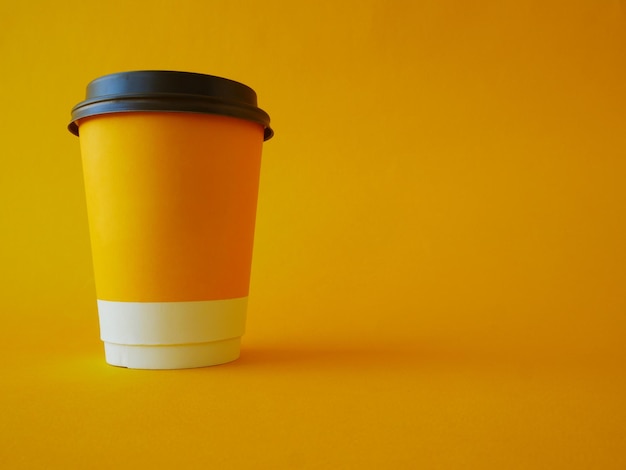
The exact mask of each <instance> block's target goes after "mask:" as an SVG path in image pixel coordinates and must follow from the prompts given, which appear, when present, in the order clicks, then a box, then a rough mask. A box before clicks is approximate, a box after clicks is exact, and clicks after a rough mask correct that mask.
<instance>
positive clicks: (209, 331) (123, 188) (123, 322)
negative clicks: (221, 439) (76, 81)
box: [69, 71, 273, 369]
mask: <svg viewBox="0 0 626 470" xmlns="http://www.w3.org/2000/svg"><path fill="white" fill-rule="evenodd" d="M69 129H70V131H72V132H73V133H75V134H76V135H79V133H80V147H81V154H82V160H83V171H84V178H85V191H86V196H87V211H88V217H89V228H90V235H91V247H92V253H93V266H94V274H95V281H96V291H97V297H98V313H99V319H100V332H101V338H102V340H103V342H104V346H105V356H106V361H107V362H108V363H109V364H112V365H116V366H123V367H129V368H140V369H178V368H188V367H202V366H209V365H215V364H221V363H225V362H229V361H232V360H235V359H237V358H238V357H239V350H240V339H241V336H242V335H243V333H244V330H245V321H246V307H247V299H248V287H249V281H250V266H251V260H252V245H253V235H254V223H255V214H256V203H257V193H258V181H259V171H260V164H261V149H262V145H263V141H264V140H267V139H269V138H271V136H272V135H273V132H272V130H271V128H270V127H269V117H268V115H267V114H266V113H265V112H264V111H262V110H261V109H259V108H258V107H257V105H256V94H255V93H254V91H253V90H252V89H250V88H248V87H247V86H245V85H242V84H240V83H237V82H234V81H231V80H227V79H223V78H219V77H214V76H210V75H201V74H192V73H185V72H170V71H140V72H124V73H119V74H113V75H107V76H104V77H101V78H99V79H96V80H94V81H93V82H91V83H90V84H89V85H88V87H87V99H86V100H85V101H83V102H81V103H79V104H78V105H77V106H75V107H74V109H73V110H72V122H71V123H70V125H69Z"/></svg>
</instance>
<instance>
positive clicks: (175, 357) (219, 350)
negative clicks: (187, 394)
mask: <svg viewBox="0 0 626 470" xmlns="http://www.w3.org/2000/svg"><path fill="white" fill-rule="evenodd" d="M240 346H241V338H240V337H239V338H231V339H227V340H223V341H212V342H209V343H196V344H175V345H154V346H146V345H129V344H116V343H109V342H106V341H105V342H104V353H105V358H106V362H107V363H108V364H110V365H113V366H118V367H127V368H129V369H191V368H195V367H207V366H215V365H218V364H224V363H226V362H231V361H234V360H235V359H237V358H238V357H239V351H240Z"/></svg>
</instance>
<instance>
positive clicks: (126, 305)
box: [98, 297, 248, 345]
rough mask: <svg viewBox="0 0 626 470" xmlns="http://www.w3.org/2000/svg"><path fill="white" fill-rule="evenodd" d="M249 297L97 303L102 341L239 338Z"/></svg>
mask: <svg viewBox="0 0 626 470" xmlns="http://www.w3.org/2000/svg"><path fill="white" fill-rule="evenodd" d="M247 305H248V297H241V298H238V299H226V300H205V301H195V302H112V301H108V300H98V313H99V315H98V316H99V318H100V337H101V338H102V341H104V342H108V343H116V344H129V345H167V344H169V345H173V344H190V343H208V342H211V341H220V340H224V339H229V338H236V337H239V336H242V335H243V333H244V331H245V323H246V310H247Z"/></svg>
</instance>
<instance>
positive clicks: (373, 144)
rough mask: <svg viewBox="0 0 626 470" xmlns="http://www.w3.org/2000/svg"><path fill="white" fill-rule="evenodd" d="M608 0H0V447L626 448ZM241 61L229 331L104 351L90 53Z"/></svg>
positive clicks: (280, 453) (510, 464)
mask: <svg viewBox="0 0 626 470" xmlns="http://www.w3.org/2000/svg"><path fill="white" fill-rule="evenodd" d="M625 25H626V4H625V3H624V2H623V1H618V0H599V1H595V0H570V1H556V0H548V1H539V0H527V1H508V0H507V1H496V0H493V1H488V0H484V1H477V2H467V1H461V0H442V1H435V0H416V1H408V0H404V1H401V0H384V1H383V0H360V1H356V0H349V1H344V2H341V1H335V0H333V1H331V0H320V1H315V2H313V1H305V2H294V1H286V0H267V1H265V2H256V1H250V0H244V1H226V0H208V1H198V0H196V1H193V0H179V1H177V2H167V1H154V0H152V1H146V0H138V1H130V2H129V1H121V0H112V1H107V2H89V1H82V2H76V1H72V0H68V1H64V2H58V1H54V2H53V1H32V2H13V1H8V0H0V54H1V57H2V66H1V67H2V70H1V72H2V73H1V74H0V93H1V96H2V100H1V101H0V103H1V105H2V111H3V112H2V113H1V114H0V129H1V132H2V140H1V146H2V152H1V158H0V263H1V265H0V266H1V268H0V294H1V295H0V301H1V303H0V319H1V322H2V326H1V328H0V348H1V349H0V357H1V359H0V361H1V364H2V368H1V369H0V371H1V372H2V378H1V379H0V466H2V467H3V468H114V467H116V468H130V467H139V466H141V468H143V467H146V468H148V467H153V468H161V467H165V466H170V465H171V466H174V467H176V468H202V466H212V467H215V468H218V467H219V468H455V469H456V468H551V469H553V468H567V469H572V468H603V469H613V468H614V469H622V468H625V467H626V453H624V435H625V434H624V433H625V432H626V431H625V429H626V402H625V400H624V397H625V396H626V379H625V377H624V367H625V366H626V364H625V362H626V361H624V359H625V358H626V341H625V333H626V295H625V293H626V248H625V246H626V244H625V243H624V241H625V239H626V213H625V207H626V184H625V182H626V132H624V123H625V122H626V120H625V117H626V91H625V85H624V84H625V83H626V29H625ZM140 69H172V70H186V71H194V72H200V73H209V74H214V75H220V76H224V77H228V78H232V79H235V80H238V81H241V82H244V83H246V84H248V85H250V86H251V87H253V88H254V89H255V90H256V91H257V93H258V96H259V104H260V106H261V107H262V108H263V109H265V110H266V111H268V113H269V114H270V116H271V118H272V127H273V128H274V129H275V131H276V136H275V137H274V138H273V139H272V140H270V141H268V142H266V143H265V145H264V156H263V162H262V170H261V183H260V195H259V208H258V218H257V226H256V238H255V248H254V261H253V267H252V281H251V291H250V307H249V321H248V332H247V334H246V336H245V337H244V342H243V351H242V358H241V359H240V360H239V361H237V362H235V363H232V364H229V365H224V366H219V367H214V368H207V369H197V370H187V371H169V372H165V371H161V372H158V371H154V372H149V371H132V370H126V369H117V368H113V367H109V366H107V365H105V364H104V357H103V356H104V355H103V352H102V346H101V343H100V341H99V339H98V323H97V312H96V305H95V288H94V281H93V273H92V270H91V252H90V247H89V234H88V228H87V218H86V206H85V193H84V189H83V180H82V168H81V163H80V154H79V143H78V140H77V139H76V138H75V137H74V136H72V135H71V134H70V133H69V132H67V130H66V129H65V126H66V125H67V123H68V121H69V110H70V108H71V107H72V106H73V105H74V104H76V103H77V102H78V101H80V100H81V99H83V97H84V89H85V86H86V84H87V82H89V81H90V80H92V79H93V78H96V77H98V76H100V75H104V74H107V73H112V72H119V71H125V70H140Z"/></svg>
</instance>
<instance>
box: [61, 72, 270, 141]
mask: <svg viewBox="0 0 626 470" xmlns="http://www.w3.org/2000/svg"><path fill="white" fill-rule="evenodd" d="M129 111H179V112H188V113H206V114H221V115H224V116H232V117H236V118H241V119H246V120H248V121H252V122H256V123H259V124H261V125H262V126H263V128H264V129H265V133H264V140H268V139H270V138H272V136H273V135H274V131H273V130H272V129H271V128H270V117H269V116H268V114H267V113H266V112H265V111H263V110H262V109H260V108H259V107H257V99H256V93H255V92H254V90H253V89H252V88H250V87H248V86H246V85H244V84H242V83H239V82H235V81H233V80H228V79H226V78H221V77H215V76H213V75H204V74H200V73H190V72H174V71H167V70H143V71H136V72H121V73H114V74H111V75H105V76H103V77H100V78H96V79H95V80H93V81H92V82H91V83H89V85H87V98H86V99H85V100H84V101H81V102H80V103H78V104H77V105H76V106H74V108H72V122H70V124H69V126H68V129H69V130H70V132H71V133H72V134H74V135H78V124H77V121H78V120H79V119H82V118H85V117H88V116H95V115H98V114H108V113H120V112H129Z"/></svg>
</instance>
